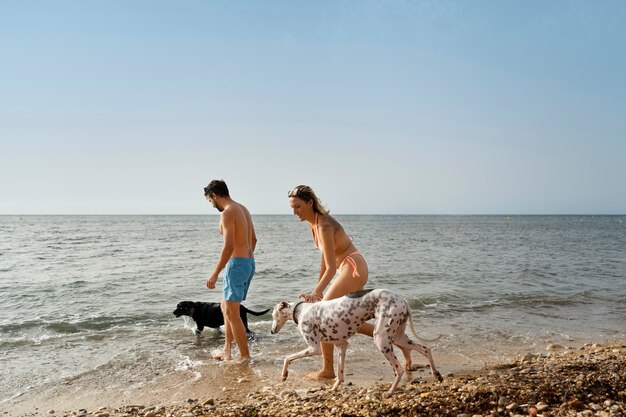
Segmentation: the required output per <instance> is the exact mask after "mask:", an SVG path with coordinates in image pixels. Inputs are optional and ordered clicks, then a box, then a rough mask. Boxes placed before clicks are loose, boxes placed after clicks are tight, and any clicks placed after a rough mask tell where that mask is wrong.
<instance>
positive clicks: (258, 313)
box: [244, 307, 270, 316]
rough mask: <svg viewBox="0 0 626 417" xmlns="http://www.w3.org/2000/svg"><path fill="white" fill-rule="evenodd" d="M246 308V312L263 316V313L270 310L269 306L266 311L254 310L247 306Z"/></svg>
mask: <svg viewBox="0 0 626 417" xmlns="http://www.w3.org/2000/svg"><path fill="white" fill-rule="evenodd" d="M244 308H245V309H246V312H248V313H250V314H252V315H253V316H262V315H263V314H265V313H267V312H268V311H270V309H269V308H268V309H267V310H265V311H252V310H250V309H248V308H246V307H244Z"/></svg>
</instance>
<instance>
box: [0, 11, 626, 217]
mask: <svg viewBox="0 0 626 417" xmlns="http://www.w3.org/2000/svg"><path fill="white" fill-rule="evenodd" d="M0 61H1V63H0V145H1V146H0V214H18V215H22V214H201V213H215V211H214V210H213V208H212V207H210V205H209V204H208V203H207V202H205V201H204V199H203V195H202V188H203V187H204V186H205V185H206V183H208V181H209V180H210V179H213V178H223V179H225V180H226V181H227V183H228V184H229V186H230V189H231V194H232V196H233V198H235V199H236V200H238V201H240V202H242V203H244V204H246V205H247V206H248V208H249V209H250V210H251V211H252V213H256V214H270V213H276V214H282V213H284V214H287V213H290V208H289V201H288V199H287V196H286V193H287V191H288V190H289V189H290V188H292V187H293V186H295V185H297V184H309V185H311V186H312V187H313V188H314V189H315V190H316V191H317V192H318V194H319V195H320V197H321V198H322V199H323V200H324V202H325V203H326V205H327V206H328V207H329V208H330V209H331V212H334V213H337V214H346V213H381V214H384V213H401V214H405V213H406V214H410V213H415V214H498V213H521V214H526V213H540V214H553V213H574V214H585V213H597V214H602V213H614V214H615V213H617V214H623V213H626V2H624V1H610V0H607V1H576V0H574V1H523V2H522V1H394V0H389V1H363V2H358V1H311V2H302V1H249V2H233V1H208V0H207V1H169V0H168V1H113V0H106V1H82V0H81V1H54V2H53V1H28V0H24V1H17V0H16V1H2V2H1V3H0Z"/></svg>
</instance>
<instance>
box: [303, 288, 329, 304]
mask: <svg viewBox="0 0 626 417" xmlns="http://www.w3.org/2000/svg"><path fill="white" fill-rule="evenodd" d="M298 298H302V299H303V300H304V301H305V302H307V303H317V302H318V301H322V299H323V298H324V296H323V295H322V293H321V292H318V291H317V290H316V289H315V290H313V291H312V292H311V294H300V295H299V296H298Z"/></svg>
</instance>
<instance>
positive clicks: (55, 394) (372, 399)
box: [0, 342, 626, 417]
mask: <svg viewBox="0 0 626 417" xmlns="http://www.w3.org/2000/svg"><path fill="white" fill-rule="evenodd" d="M524 350H525V351H521V352H517V353H513V352H511V356H510V357H509V359H501V358H499V359H498V360H497V361H490V360H489V358H482V359H481V358H480V357H476V358H474V359H473V358H471V357H460V356H456V357H455V356H454V355H449V356H445V355H435V359H436V363H437V364H438V368H439V370H440V371H441V372H442V374H443V375H444V378H445V380H444V382H443V383H437V382H435V381H434V379H433V377H432V376H431V375H430V369H429V368H427V367H424V368H421V369H420V370H418V371H416V372H412V373H411V374H410V375H406V376H405V377H404V378H403V381H402V383H401V385H400V388H399V389H398V391H397V392H396V393H395V394H394V395H393V396H392V397H390V398H384V396H383V393H384V392H385V390H386V389H388V387H389V384H390V382H391V381H392V379H393V372H392V370H391V367H390V366H389V364H388V363H386V361H385V359H384V358H383V357H382V355H380V353H377V352H375V351H373V352H372V356H371V360H369V361H364V360H359V361H357V362H355V361H351V360H350V356H349V355H348V358H347V361H346V362H347V363H346V384H344V385H343V386H342V387H340V389H339V390H338V391H336V392H332V391H330V386H331V384H332V381H329V382H327V383H324V382H317V381H307V380H304V379H303V377H304V375H306V374H307V373H308V372H310V371H313V370H316V368H317V366H319V359H310V360H306V359H305V360H302V361H299V362H295V363H294V364H293V365H292V366H291V367H290V374H289V378H288V379H287V381H285V382H282V381H281V378H280V363H279V361H277V360H276V359H266V358H261V357H253V360H252V362H251V363H249V364H241V363H220V364H219V371H220V372H218V374H219V375H218V376H217V377H213V378H211V377H208V376H206V375H208V373H209V372H210V373H211V374H213V375H214V374H215V366H213V367H211V369H209V367H207V368H206V369H204V367H200V368H198V369H194V370H193V371H189V372H186V373H181V374H177V375H176V376H172V375H169V376H167V377H163V378H159V377H156V378H155V379H154V380H152V381H150V382H149V383H147V384H139V383H138V384H136V385H133V381H119V384H118V385H117V386H115V385H114V386H111V385H110V384H108V385H107V386H100V385H99V381H98V374H97V372H96V373H90V374H85V375H81V376H79V377H76V378H72V379H69V380H67V381H65V383H64V384H63V385H61V386H59V385H58V384H57V385H56V386H50V387H47V388H46V389H44V390H41V391H38V392H37V393H36V394H32V395H29V396H24V398H19V399H16V400H15V401H13V403H12V404H5V405H4V406H0V410H2V411H0V415H3V416H4V415H6V416H43V415H47V416H50V415H54V416H99V417H107V416H108V417H118V416H119V417H121V416H126V417H130V416H143V417H156V416H159V417H160V416H184V417H193V416H202V415H215V416H226V415H237V416H238V415H258V416H263V415H266V416H286V415H346V416H350V415H354V416H379V415H441V416H461V415H467V416H473V415H507V416H508V415H512V416H514V415H526V416H527V415H543V416H569V415H572V416H575V415H577V414H576V413H579V412H581V411H584V410H590V411H591V414H588V415H600V416H624V415H626V405H625V403H626V372H625V370H626V359H625V358H626V342H611V343H607V344H603V345H594V344H589V343H588V344H586V345H585V346H568V347H565V346H561V345H557V344H555V345H552V346H548V347H545V346H544V347H543V348H535V349H524ZM413 358H414V363H416V364H421V363H424V361H423V360H421V359H420V358H419V357H418V355H415V354H414V355H413ZM481 362H482V363H481ZM101 385H102V384H101ZM85 387H89V389H85Z"/></svg>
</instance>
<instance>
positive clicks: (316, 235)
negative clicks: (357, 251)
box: [309, 212, 350, 252]
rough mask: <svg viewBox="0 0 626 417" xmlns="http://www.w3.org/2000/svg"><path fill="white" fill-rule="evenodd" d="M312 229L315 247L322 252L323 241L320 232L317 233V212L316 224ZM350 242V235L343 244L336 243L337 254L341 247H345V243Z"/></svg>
mask: <svg viewBox="0 0 626 417" xmlns="http://www.w3.org/2000/svg"><path fill="white" fill-rule="evenodd" d="M309 227H310V228H311V234H312V235H313V244H314V245H315V247H316V248H318V249H319V250H320V251H321V250H322V248H321V242H322V240H321V239H320V238H318V231H317V212H316V213H315V224H314V225H311V226H309ZM348 240H350V238H349V237H348V235H346V238H345V240H344V241H343V242H341V244H338V243H336V242H335V252H336V251H337V248H339V247H341V246H342V245H345V243H346V242H347V241H348Z"/></svg>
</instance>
